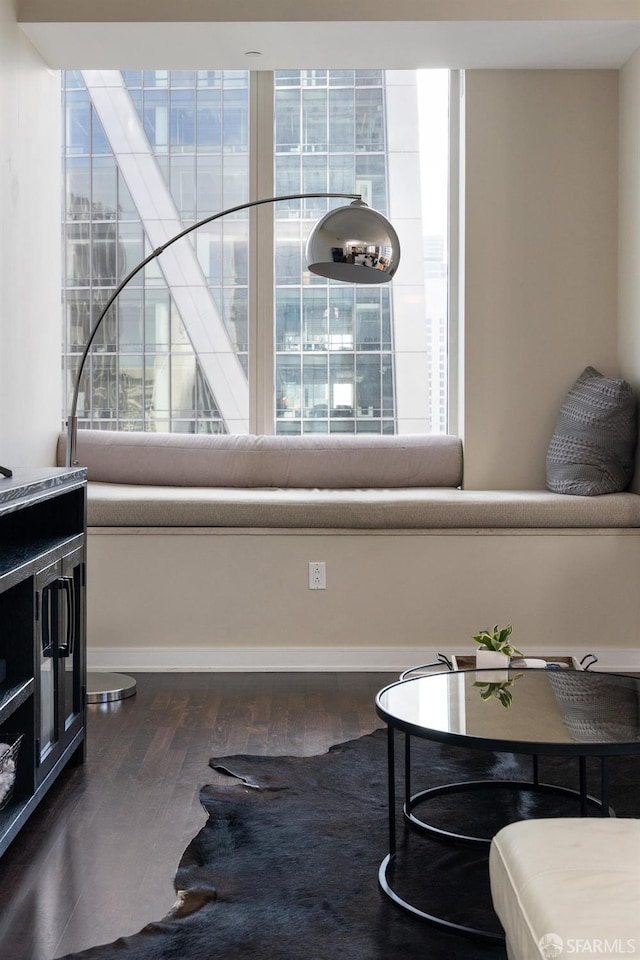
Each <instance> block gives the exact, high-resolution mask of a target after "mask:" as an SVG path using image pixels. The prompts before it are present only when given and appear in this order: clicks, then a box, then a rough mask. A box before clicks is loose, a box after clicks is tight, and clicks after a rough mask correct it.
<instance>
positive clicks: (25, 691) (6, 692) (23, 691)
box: [0, 677, 35, 739]
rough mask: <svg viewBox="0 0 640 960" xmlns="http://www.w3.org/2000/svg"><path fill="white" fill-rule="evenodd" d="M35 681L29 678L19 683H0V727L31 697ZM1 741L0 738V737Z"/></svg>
mask: <svg viewBox="0 0 640 960" xmlns="http://www.w3.org/2000/svg"><path fill="white" fill-rule="evenodd" d="M34 688H35V680H34V678H33V677H29V678H28V679H26V680H21V681H20V682H19V683H13V684H11V683H0V726H2V725H3V724H5V723H6V722H7V720H8V719H9V717H10V716H11V714H12V713H13V712H14V711H15V710H17V709H18V707H20V706H21V705H22V704H23V703H24V702H25V701H26V700H28V698H29V697H31V696H32V695H33V691H34ZM0 739H1V737H0Z"/></svg>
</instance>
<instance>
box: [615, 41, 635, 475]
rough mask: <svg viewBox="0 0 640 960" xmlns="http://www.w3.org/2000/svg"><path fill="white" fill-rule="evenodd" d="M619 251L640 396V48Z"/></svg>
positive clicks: (624, 144)
mask: <svg viewBox="0 0 640 960" xmlns="http://www.w3.org/2000/svg"><path fill="white" fill-rule="evenodd" d="M619 251H620V253H619V292H620V299H619V318H620V320H619V323H620V338H619V356H620V372H621V375H622V376H623V377H625V378H626V379H627V380H628V381H629V382H630V383H632V384H633V386H634V387H635V389H636V390H637V392H638V396H640V50H639V51H638V52H637V53H636V54H635V55H634V56H633V57H632V58H631V60H629V61H628V63H627V64H626V65H625V67H624V69H623V70H622V71H621V72H620V239H619ZM634 489H635V490H636V492H640V455H639V456H638V458H637V459H636V476H635V479H634Z"/></svg>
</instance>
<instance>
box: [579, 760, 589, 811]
mask: <svg viewBox="0 0 640 960" xmlns="http://www.w3.org/2000/svg"><path fill="white" fill-rule="evenodd" d="M578 762H579V765H580V816H581V817H586V816H587V813H588V809H587V758H586V757H579V758H578Z"/></svg>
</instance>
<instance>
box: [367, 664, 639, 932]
mask: <svg viewBox="0 0 640 960" xmlns="http://www.w3.org/2000/svg"><path fill="white" fill-rule="evenodd" d="M376 710H377V713H378V716H380V717H381V718H382V719H383V720H384V722H385V723H386V724H387V744H388V778H389V799H388V802H389V853H388V854H387V856H386V857H385V858H384V860H383V861H382V863H381V865H380V870H379V881H380V886H381V887H382V889H383V891H384V892H385V893H386V894H387V895H388V896H389V897H390V898H391V899H392V900H393V901H394V903H396V904H397V905H398V906H400V907H402V908H403V909H405V910H407V911H408V912H410V913H412V914H414V915H415V916H418V917H421V918H423V919H425V920H429V921H431V922H433V923H436V924H438V925H440V926H444V927H446V928H449V929H451V930H454V931H456V932H459V933H465V934H471V935H474V936H479V937H482V938H488V939H495V940H497V939H501V936H500V934H498V933H495V932H490V931H485V930H481V929H478V928H476V927H472V926H466V925H464V924H461V923H453V922H451V921H448V920H446V919H444V918H442V917H439V916H434V915H433V914H431V913H429V912H427V911H425V910H423V909H420V908H418V907H417V906H415V905H414V904H412V903H411V902H410V900H409V899H408V898H406V897H403V896H400V895H399V894H398V893H396V892H395V891H394V889H393V887H392V885H391V882H390V878H389V873H390V867H391V865H392V864H393V863H394V861H395V858H396V855H397V852H398V847H397V837H396V833H397V823H396V819H397V818H396V763H395V733H396V731H400V732H402V733H404V734H405V744H404V747H405V752H404V806H403V812H404V816H405V818H406V820H407V821H409V822H410V824H411V825H412V826H413V827H414V828H416V829H418V830H421V831H425V832H427V833H431V834H433V835H435V836H436V837H437V838H438V839H443V840H451V841H454V842H459V843H466V844H470V845H472V846H476V848H477V847H478V846H479V845H484V846H485V847H486V849H487V851H488V845H489V844H490V842H491V837H479V836H476V835H473V834H470V833H464V832H454V831H450V830H443V829H440V828H438V827H436V826H434V825H432V824H430V823H428V822H427V821H426V820H424V819H422V818H421V817H420V816H419V814H418V813H417V812H416V811H417V808H419V807H420V806H421V805H423V804H427V802H428V801H429V800H430V799H433V798H435V797H437V796H442V795H443V794H451V795H455V794H456V793H461V792H465V791H473V790H477V789H479V788H482V789H491V788H493V787H495V788H501V789H505V788H506V789H507V790H514V791H523V790H527V791H532V792H535V793H549V794H564V795H566V796H568V797H570V798H575V799H576V801H579V807H580V813H581V815H582V816H586V815H587V814H588V813H589V812H590V811H591V812H592V813H593V812H595V813H596V815H600V816H609V815H611V813H612V811H611V808H610V807H609V788H608V771H607V758H608V757H610V756H621V755H630V754H640V678H635V677H627V676H621V675H618V674H610V673H599V672H594V671H590V670H586V671H585V670H570V669H548V668H547V669H509V670H462V671H447V672H443V673H436V674H431V675H428V676H420V677H414V678H411V679H404V680H400V681H398V682H396V683H392V684H390V685H389V686H388V687H385V688H384V689H383V690H381V691H380V693H379V694H378V695H377V697H376ZM412 737H418V738H420V739H423V740H433V741H437V742H440V743H444V744H452V745H456V746H458V747H464V748H465V749H469V750H484V751H493V752H496V753H509V754H526V755H530V756H531V757H532V758H533V772H532V777H531V780H526V781H520V780H517V781H516V780H513V781H512V780H507V781H504V780H489V781H487V780H468V781H462V782H458V783H447V784H440V785H437V786H435V787H431V788H430V789H426V790H421V791H420V792H418V793H413V792H412V786H411V738H412ZM539 756H566V757H568V758H569V757H575V758H576V759H577V761H578V765H579V789H578V790H571V789H569V788H567V787H560V786H556V785H555V784H546V783H540V781H539V777H538V757H539ZM588 757H598V758H600V761H601V762H600V796H599V798H595V797H593V796H591V795H589V793H588V792H587V765H586V761H587V758H588ZM518 819H519V818H518Z"/></svg>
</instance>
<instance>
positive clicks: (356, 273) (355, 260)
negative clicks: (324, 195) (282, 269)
mask: <svg viewBox="0 0 640 960" xmlns="http://www.w3.org/2000/svg"><path fill="white" fill-rule="evenodd" d="M306 257H307V263H308V266H309V270H310V271H311V273H315V274H317V275H318V276H320V277H328V278H329V279H330V280H340V281H342V282H344V283H367V284H369V283H386V282H387V281H389V280H391V278H392V277H393V275H394V273H395V272H396V270H397V269H398V264H399V262H400V241H399V240H398V234H397V233H396V231H395V230H394V229H393V227H392V226H391V224H390V223H389V221H388V220H387V218H386V217H383V216H382V214H381V213H378V211H377V210H372V209H371V208H370V207H368V206H367V205H366V203H364V202H363V201H362V200H355V201H354V202H353V203H350V204H348V205H347V206H344V207H338V208H337V209H336V210H330V211H329V213H327V214H325V215H324V217H322V219H321V220H319V221H318V223H317V224H316V225H315V227H314V228H313V229H312V231H311V233H310V234H309V238H308V240H307V249H306Z"/></svg>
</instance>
